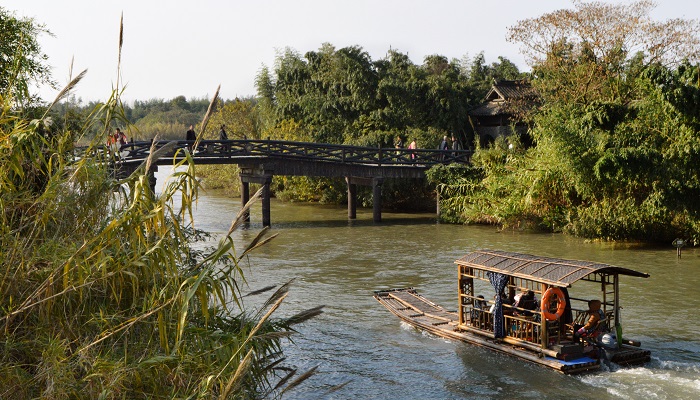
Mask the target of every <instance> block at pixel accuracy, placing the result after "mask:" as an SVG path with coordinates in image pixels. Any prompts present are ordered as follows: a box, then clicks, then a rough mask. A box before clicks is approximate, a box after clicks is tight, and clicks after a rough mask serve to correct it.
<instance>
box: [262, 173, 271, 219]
mask: <svg viewBox="0 0 700 400" xmlns="http://www.w3.org/2000/svg"><path fill="white" fill-rule="evenodd" d="M262 223H263V226H267V227H270V226H272V222H271V218H270V181H269V180H268V181H267V182H265V183H263V192H262Z"/></svg>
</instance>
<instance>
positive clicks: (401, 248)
mask: <svg viewBox="0 0 700 400" xmlns="http://www.w3.org/2000/svg"><path fill="white" fill-rule="evenodd" d="M160 183H162V180H159V184H160ZM239 207H240V204H239V200H238V199H231V198H226V197H224V196H221V195H217V194H215V193H202V196H201V198H200V200H199V203H198V206H197V210H196V214H195V218H196V221H195V223H196V225H197V227H198V228H200V229H204V230H207V231H209V232H212V233H214V234H219V235H220V234H222V233H224V232H225V231H226V230H227V229H228V227H229V225H230V223H231V220H232V219H233V218H234V217H235V215H236V213H237V212H238V209H239ZM261 219H262V218H261V215H260V207H259V205H258V206H257V207H254V208H253V210H252V222H251V225H250V227H249V228H248V229H244V230H240V231H239V232H236V233H235V235H234V238H235V241H236V243H238V244H239V245H238V248H239V249H241V250H242V245H243V243H247V241H249V240H250V239H251V238H252V237H254V236H255V234H256V233H257V232H258V231H259V229H261V228H262V226H261V224H260V221H261ZM271 232H272V233H278V234H279V236H278V237H277V238H276V239H275V240H273V241H272V242H271V243H270V244H268V245H266V246H264V247H263V248H261V249H260V250H258V251H256V252H255V253H254V254H253V255H252V256H251V257H250V261H249V265H248V266H246V267H245V268H244V272H245V274H246V278H247V279H248V287H249V289H250V290H255V289H258V288H261V287H264V286H267V285H272V284H276V285H279V284H282V283H284V282H286V281H288V280H289V279H294V284H293V286H292V290H291V293H290V295H289V296H288V298H287V300H286V301H285V303H284V305H283V306H282V308H281V309H280V310H279V315H291V314H293V313H296V312H298V311H301V310H304V309H307V308H310V307H313V306H317V305H325V306H326V307H325V313H324V314H322V315H321V316H319V317H318V318H316V319H314V320H312V321H310V322H307V323H306V324H304V325H303V326H301V327H299V334H298V335H296V336H295V337H294V341H293V343H286V344H285V353H286V355H287V356H288V358H289V363H291V364H293V365H296V366H298V367H299V368H300V369H302V370H304V369H308V368H311V367H315V366H318V372H317V374H316V375H314V376H313V377H312V378H310V379H309V380H307V381H306V382H305V383H304V384H303V385H302V386H301V387H300V388H298V389H296V390H295V391H294V392H293V393H291V394H289V395H286V396H285V398H288V399H355V398H358V399H376V398H391V399H516V398H519V399H523V398H525V399H529V398H531V399H560V398H561V399H564V398H569V399H698V398H700V338H699V335H698V331H699V327H698V324H699V323H700V316H699V315H698V313H699V312H700V311H699V310H700V249H685V250H684V251H683V255H682V258H680V259H678V258H677V257H676V250H675V248H673V247H672V246H671V245H670V243H669V244H668V246H665V247H659V248H645V249H639V248H631V247H628V246H624V245H612V244H604V243H586V242H584V241H582V240H580V239H576V238H572V237H569V236H565V235H559V234H526V233H513V232H505V233H504V232H497V231H496V229H494V228H492V227H467V226H455V225H447V224H439V223H436V221H435V217H434V215H432V214H396V213H389V212H385V213H384V214H383V222H382V223H380V224H375V223H373V222H372V214H371V210H358V215H357V220H355V221H348V219H347V211H346V209H345V208H343V207H329V206H319V205H306V204H301V205H300V204H288V203H281V202H277V201H275V200H273V201H272V230H271ZM481 248H489V249H503V250H512V251H517V252H523V253H531V254H537V255H544V256H551V257H559V258H571V259H585V260H594V261H599V262H604V263H608V264H613V265H617V266H622V267H628V268H631V269H635V270H639V271H643V272H647V273H649V274H651V277H650V278H648V279H640V278H632V277H623V278H622V283H621V304H622V305H623V307H624V309H623V310H622V317H621V320H622V324H623V328H624V332H625V337H628V338H633V339H637V340H640V341H641V342H642V345H643V347H645V348H648V349H650V350H652V361H651V362H650V363H649V364H647V365H645V366H644V367H639V368H616V369H614V370H604V371H600V372H596V373H593V374H589V375H584V376H565V375H560V374H559V373H557V372H553V371H550V370H548V369H545V368H543V367H540V366H537V365H532V364H528V363H526V362H523V361H520V360H517V359H514V358H511V357H508V356H506V355H501V354H497V353H494V352H492V351H489V350H486V349H482V348H478V347H475V346H472V345H469V344H465V343H460V342H453V341H448V340H445V339H441V338H438V337H435V336H432V335H430V334H426V333H422V332H420V331H418V330H415V329H413V328H412V327H410V326H408V325H407V324H405V323H402V322H401V321H400V320H399V319H398V318H397V317H395V316H394V315H393V314H391V313H389V311H387V310H386V309H385V308H384V307H383V306H381V305H380V304H379V303H378V302H377V301H376V300H374V299H373V297H372V292H373V291H374V290H378V289H387V288H397V287H406V286H412V287H415V288H416V289H417V290H418V291H419V292H420V293H421V294H423V295H425V296H426V297H428V298H430V299H431V300H433V301H435V302H437V303H439V304H441V305H443V306H445V307H446V308H448V309H451V310H454V309H456V304H457V302H456V293H457V284H456V280H455V278H456V274H457V272H456V267H455V265H454V264H453V261H454V260H455V259H457V258H459V257H461V256H462V255H464V254H465V253H467V252H469V251H471V250H475V249H481ZM251 305H254V301H253V302H252V304H251ZM337 386H341V387H340V388H336V387H337ZM334 388H335V389H334Z"/></svg>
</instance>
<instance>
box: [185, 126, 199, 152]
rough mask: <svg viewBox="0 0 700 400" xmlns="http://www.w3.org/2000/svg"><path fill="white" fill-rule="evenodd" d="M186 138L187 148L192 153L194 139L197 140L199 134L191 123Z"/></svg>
mask: <svg viewBox="0 0 700 400" xmlns="http://www.w3.org/2000/svg"><path fill="white" fill-rule="evenodd" d="M185 140H187V149H189V151H190V153H192V149H193V148H194V141H195V140H197V134H196V133H195V132H194V127H193V126H192V125H190V129H188V130H187V135H186V136H185Z"/></svg>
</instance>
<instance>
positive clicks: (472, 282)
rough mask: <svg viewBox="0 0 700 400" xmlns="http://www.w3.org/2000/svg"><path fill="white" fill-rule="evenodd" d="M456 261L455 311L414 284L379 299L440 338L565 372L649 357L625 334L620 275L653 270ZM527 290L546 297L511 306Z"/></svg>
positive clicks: (511, 259)
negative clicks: (533, 304)
mask: <svg viewBox="0 0 700 400" xmlns="http://www.w3.org/2000/svg"><path fill="white" fill-rule="evenodd" d="M455 264H457V269H458V282H459V285H458V288H459V289H458V301H457V310H456V311H450V310H448V309H446V308H444V307H442V306H440V305H438V304H436V303H434V302H432V301H430V300H429V299H427V298H426V297H423V296H422V295H421V294H419V293H418V291H417V290H416V289H415V288H412V287H408V288H398V289H389V290H377V291H375V292H374V298H375V299H377V300H378V301H379V303H381V304H382V305H384V306H385V307H386V308H387V309H388V310H389V311H391V312H392V313H393V314H394V315H396V316H397V317H399V318H400V319H401V320H403V321H405V322H406V323H408V324H410V325H412V326H414V327H416V328H418V329H421V330H424V331H427V332H430V333H431V334H433V335H435V336H439V337H443V338H447V339H452V340H458V341H463V342H467V343H470V344H473V345H477V346H482V347H485V348H489V349H491V350H495V351H498V352H501V353H505V354H508V355H510V356H514V357H517V358H520V359H522V360H526V361H528V362H532V363H535V364H539V365H541V366H544V367H547V368H551V369H553V370H556V371H558V372H561V373H564V374H579V373H585V372H592V371H597V370H600V369H601V367H602V366H603V365H606V364H616V365H621V366H633V365H641V364H644V363H646V362H648V361H649V360H650V358H651V352H650V351H649V350H645V349H643V348H641V343H640V342H639V341H635V340H630V339H627V338H625V337H623V330H622V322H621V320H620V308H621V307H620V282H619V280H620V277H621V276H631V277H638V278H648V277H649V274H646V273H643V272H637V271H634V270H631V269H628V268H622V267H616V266H613V265H608V264H602V263H598V262H592V261H580V260H565V259H558V258H551V257H540V256H534V255H530V254H523V253H515V252H507V251H499V250H477V251H473V252H471V253H469V254H467V255H465V256H463V257H461V258H459V259H457V260H456V261H455ZM574 284H575V286H576V287H575V289H574ZM477 291H481V292H482V293H477ZM528 292H530V293H528ZM495 293H499V294H500V295H499V296H496V295H495ZM526 293H527V295H530V296H532V294H534V296H535V300H536V299H537V298H539V299H541V300H536V308H535V307H531V306H527V308H524V307H526V306H525V304H523V303H524V302H519V303H516V304H517V305H512V304H513V303H512V302H511V301H513V300H512V299H517V298H518V296H519V295H520V294H523V296H524V295H525V294H526ZM592 293H597V295H591V294H592ZM533 308H534V309H533ZM596 308H598V309H600V311H598V310H596ZM591 314H596V315H597V316H600V318H599V319H598V322H597V323H595V324H594V326H593V327H592V328H590V329H588V330H585V329H584V330H585V332H583V333H582V334H581V332H580V331H579V329H580V327H581V326H584V325H585V324H586V322H587V321H588V320H589V318H590V315H591ZM594 322H595V321H594Z"/></svg>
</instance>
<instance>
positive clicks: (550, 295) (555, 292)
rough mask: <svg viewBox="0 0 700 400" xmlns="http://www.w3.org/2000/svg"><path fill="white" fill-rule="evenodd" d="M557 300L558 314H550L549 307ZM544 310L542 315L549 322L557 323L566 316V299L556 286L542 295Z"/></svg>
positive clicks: (542, 307) (541, 307) (542, 308)
mask: <svg viewBox="0 0 700 400" xmlns="http://www.w3.org/2000/svg"><path fill="white" fill-rule="evenodd" d="M555 298H556V300H557V312H556V313H554V314H552V313H551V312H549V305H550V304H552V301H554V300H555ZM540 309H541V310H542V315H543V316H544V317H545V319H547V321H556V320H558V319H559V318H561V316H562V315H564V310H565V309H566V298H565V297H564V292H562V291H561V289H559V288H558V287H556V286H552V287H550V288H549V289H547V291H545V292H544V295H542V304H541V306H540Z"/></svg>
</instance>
